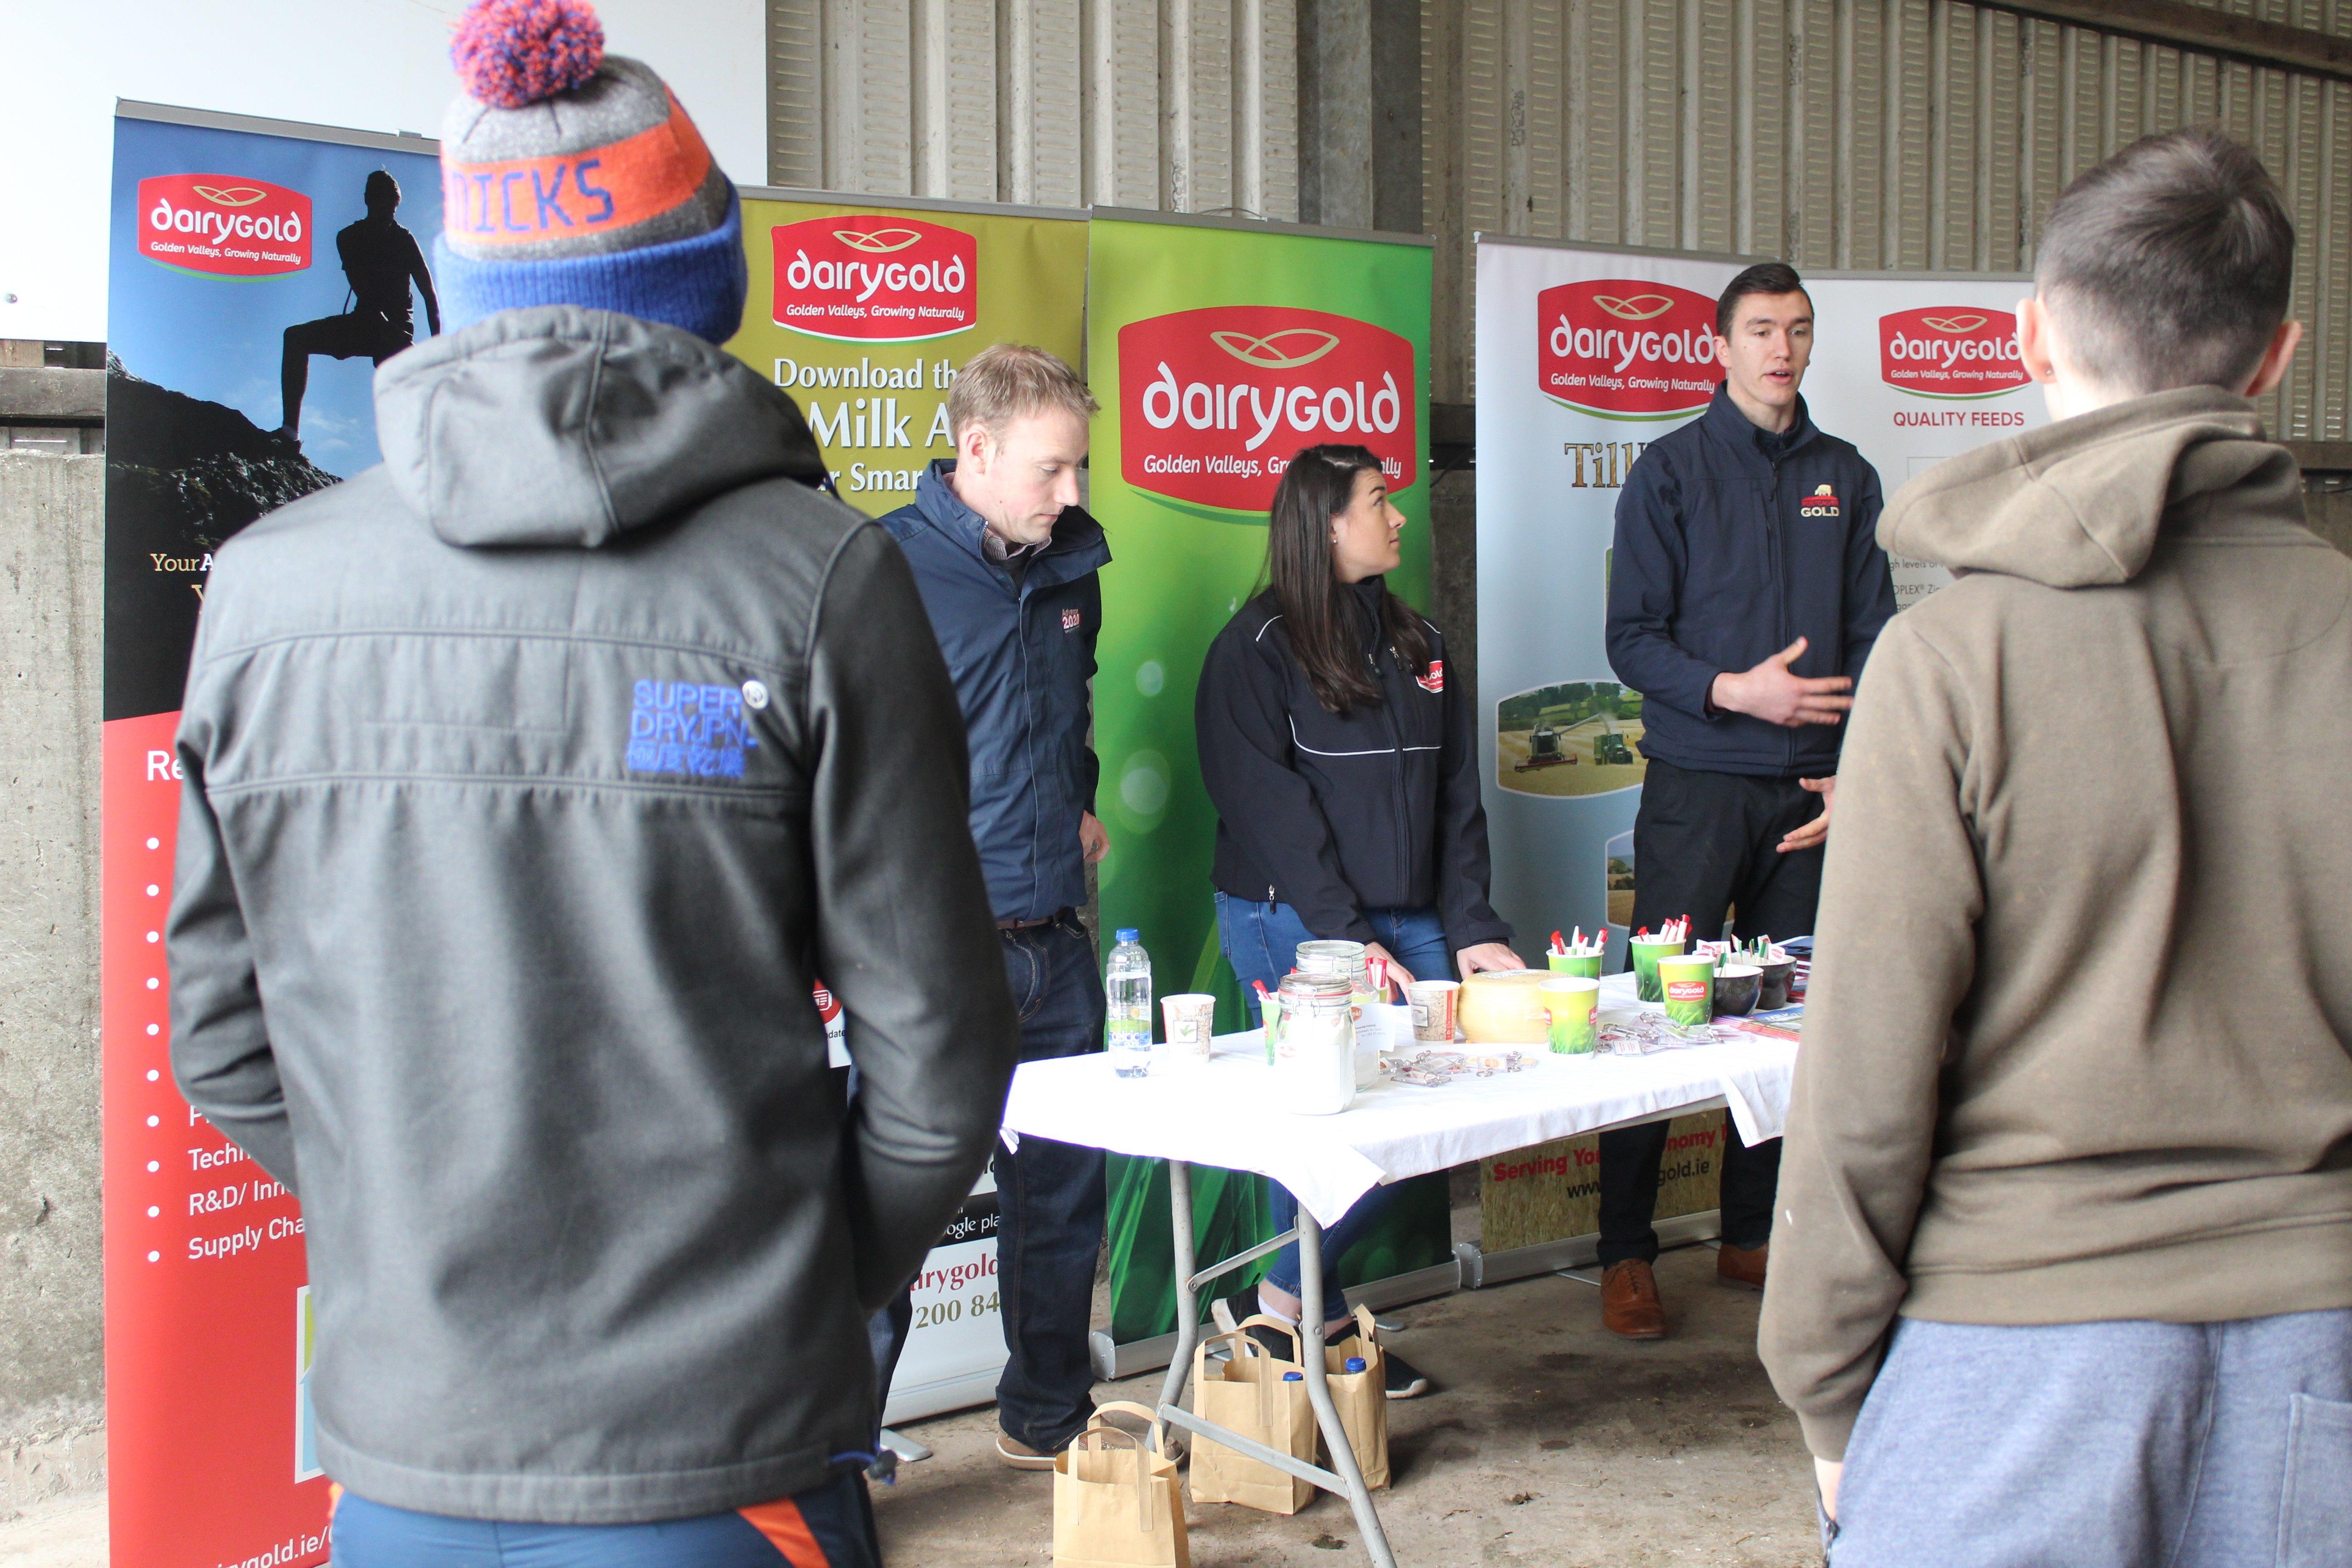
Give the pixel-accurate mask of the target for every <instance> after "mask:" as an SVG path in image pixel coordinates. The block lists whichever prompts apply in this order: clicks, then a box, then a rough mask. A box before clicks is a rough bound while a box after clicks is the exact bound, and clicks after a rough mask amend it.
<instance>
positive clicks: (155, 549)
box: [106, 356, 338, 719]
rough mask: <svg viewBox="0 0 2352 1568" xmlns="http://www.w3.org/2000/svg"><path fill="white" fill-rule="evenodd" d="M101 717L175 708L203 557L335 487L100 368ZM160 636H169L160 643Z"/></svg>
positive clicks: (223, 411)
mask: <svg viewBox="0 0 2352 1568" xmlns="http://www.w3.org/2000/svg"><path fill="white" fill-rule="evenodd" d="M106 446H107V454H106V519H107V531H106V548H107V550H108V551H109V552H110V553H113V554H116V555H119V556H121V557H122V560H121V562H120V563H118V564H120V565H123V566H126V567H135V568H136V569H135V570H120V571H114V572H110V573H108V574H107V593H106V624H107V638H106V641H107V650H106V716H107V717H108V718H109V719H121V718H131V717H136V716H137V715H139V714H142V713H162V712H168V711H170V710H173V709H176V708H177V707H179V705H180V694H181V690H182V688H183V687H184V685H185V683H186V680H187V669H188V647H189V645H190V643H191V642H193V641H194V637H195V629H196V613H197V611H199V610H200V609H202V608H203V607H204V597H203V593H202V590H203V588H204V585H205V581H206V580H207V577H208V575H209V574H210V571H211V566H212V559H211V558H212V553H213V552H214V551H215V550H218V549H219V548H220V547H221V546H222V545H223V544H225V543H226V542H228V541H229V539H230V538H231V537H233V536H234V535H235V534H236V532H237V531H238V530H240V529H242V528H244V527H245V525H246V524H247V523H249V522H251V521H254V520H255V519H256V518H258V517H260V516H262V515H264V514H265V513H268V512H272V511H275V510H278V508H279V507H281V506H284V505H285V504H286V503H287V502H289V501H292V500H300V499H301V498H302V497H304V496H306V495H309V494H310V492H311V491H313V490H321V489H326V488H327V487H328V486H329V485H331V484H335V483H337V482H338V479H337V476H336V475H333V474H331V473H329V472H327V471H326V470H325V469H324V468H320V467H319V466H318V465H317V464H316V463H313V462H312V461H310V458H306V457H304V456H303V455H302V449H301V447H299V446H298V445H296V444H295V442H293V441H292V440H291V439H289V437H285V436H282V435H279V434H278V433H277V432H276V431H267V430H263V429H260V428H259V427H257V426H255V424H254V423H253V421H252V420H250V419H248V418H247V417H246V416H244V415H242V414H240V413H238V412H237V411H236V409H234V408H231V407H229V406H227V405H225V404H219V403H207V402H205V401H204V400H202V399H200V398H194V397H190V396H189V395H187V394H185V393H183V392H174V391H173V390H172V389H171V388H169V387H165V386H158V385H156V384H154V383H153V382H152V381H147V380H143V379H142V378H141V377H139V376H136V375H133V374H131V372H130V371H129V370H127V369H125V368H124V366H123V363H122V362H121V360H120V359H117V358H114V357H112V356H110V357H109V358H108V360H107V366H106ZM162 628H169V632H170V635H168V636H165V635H162Z"/></svg>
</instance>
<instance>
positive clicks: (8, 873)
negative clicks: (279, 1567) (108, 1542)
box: [0, 453, 105, 1513]
mask: <svg viewBox="0 0 2352 1568" xmlns="http://www.w3.org/2000/svg"><path fill="white" fill-rule="evenodd" d="M104 463H105V459H104V458H97V457H76V458H64V457H50V456H47V455H39V454H31V453H0V573H5V575H0V802H5V805H6V811H5V816H0V887H5V888H6V889H8V896H7V897H6V898H5V899H0V1004H4V1005H0V1513H5V1510H6V1509H7V1508H8V1507H10V1506H12V1505H14V1504H16V1503H21V1502H26V1501H31V1500H35V1499H37V1498H39V1497H42V1496H46V1495H49V1494H52V1493H56V1492H62V1491H79V1490H84V1489H89V1488H90V1487H92V1486H94V1485H96V1484H97V1481H98V1479H99V1478H100V1476H101V1475H102V1474H103V1464H104V1459H103V1454H104V1446H103V1438H102V1436H100V1426H99V1423H100V1419H101V1412H100V1398H101V1395H102V1393H103V1377H104V1367H103V1364H102V1363H101V1360H100V1305H99V1252H98V1225H99V1212H98V1191H99V1163H98V778H99V774H98V754H99V753H98V747H99V722H100V719H99V715H100V708H99V676H100V658H99V628H100V613H101V611H100V605H101V593H100V559H101V549H102V540H103V537H104V531H103V524H102V522H101V500H100V498H101V496H102V494H103V489H104V486H103V484H102V482H101V475H102V473H103V468H104Z"/></svg>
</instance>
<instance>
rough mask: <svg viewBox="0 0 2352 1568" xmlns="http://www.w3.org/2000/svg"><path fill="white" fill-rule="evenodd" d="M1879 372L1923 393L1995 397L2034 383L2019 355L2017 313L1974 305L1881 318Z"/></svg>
mask: <svg viewBox="0 0 2352 1568" xmlns="http://www.w3.org/2000/svg"><path fill="white" fill-rule="evenodd" d="M1878 365H1879V374H1880V375H1881V376H1883V377H1884V378H1885V382H1886V384H1887V385H1889V386H1891V387H1893V388H1895V390H1896V391H1897V392H1908V393H1911V394H1913V395H1916V396H1919V397H1997V396H1999V395H2000V394H2002V393H2004V392H2014V391H2016V390H2017V389H2018V388H2019V387H2021V386H2026V385H2029V384H2032V380H2033V378H2032V376H2030V375H2028V374H2026V373H2025V363H2024V362H2023V361H2021V360H2020V359H2019V358H2018V357H2017V318H2016V317H2015V316H2012V315H2011V314H2010V313H2009V312H2008V311H2007V310H1984V309H1982V308H1980V307H1979V306H1975V305H1965V306H1963V305H1929V306H1927V308H1925V309H1924V310H1897V311H1895V313H1894V314H1893V315H1891V316H1881V317H1879V318H1878Z"/></svg>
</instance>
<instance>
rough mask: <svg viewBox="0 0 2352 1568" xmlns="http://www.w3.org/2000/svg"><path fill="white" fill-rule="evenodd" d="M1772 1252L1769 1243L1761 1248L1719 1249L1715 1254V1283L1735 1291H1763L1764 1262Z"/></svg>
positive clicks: (1728, 1247) (1729, 1247) (1725, 1247)
mask: <svg viewBox="0 0 2352 1568" xmlns="http://www.w3.org/2000/svg"><path fill="white" fill-rule="evenodd" d="M1771 1250H1772V1244H1771V1243H1770V1242H1769V1241H1768V1242H1766V1243H1765V1244H1764V1245H1763V1246H1761V1247H1732V1246H1729V1245H1726V1246H1723V1247H1717V1248H1716V1252H1715V1282H1716V1283H1717V1284H1718V1285H1728V1286H1730V1287H1731V1288H1732V1289H1735V1290H1761V1289H1764V1261H1765V1258H1767V1257H1768V1256H1769V1254H1770V1253H1771Z"/></svg>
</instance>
